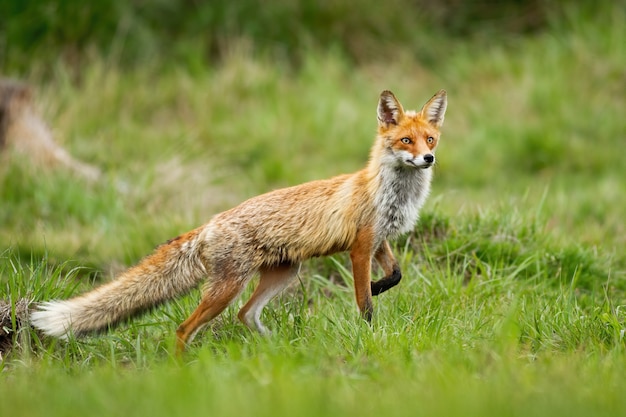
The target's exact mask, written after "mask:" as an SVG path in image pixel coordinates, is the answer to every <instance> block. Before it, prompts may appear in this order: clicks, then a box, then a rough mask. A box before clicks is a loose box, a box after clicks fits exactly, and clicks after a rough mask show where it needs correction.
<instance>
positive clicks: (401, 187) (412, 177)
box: [374, 167, 432, 239]
mask: <svg viewBox="0 0 626 417" xmlns="http://www.w3.org/2000/svg"><path fill="white" fill-rule="evenodd" d="M431 179H432V168H427V169H411V168H406V167H384V168H383V169H382V170H381V172H380V177H379V180H380V188H379V189H378V193H377V194H376V196H375V198H374V201H375V204H376V212H377V219H376V234H377V235H378V236H379V238H381V239H386V238H387V237H393V236H397V235H399V234H402V233H406V232H408V231H410V230H411V229H413V227H414V225H415V222H416V221H417V219H418V217H419V211H420V209H421V208H422V206H423V205H424V202H425V201H426V197H428V193H429V192H430V182H431Z"/></svg>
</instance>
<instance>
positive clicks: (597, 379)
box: [0, 6, 626, 417]
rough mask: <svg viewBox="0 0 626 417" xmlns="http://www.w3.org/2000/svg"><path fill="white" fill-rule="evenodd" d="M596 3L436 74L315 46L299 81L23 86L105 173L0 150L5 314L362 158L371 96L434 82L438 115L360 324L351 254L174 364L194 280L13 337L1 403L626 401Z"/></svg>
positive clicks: (318, 409)
mask: <svg viewBox="0 0 626 417" xmlns="http://www.w3.org/2000/svg"><path fill="white" fill-rule="evenodd" d="M608 15H610V17H608V20H599V19H595V20H594V19H588V18H584V16H582V15H580V14H576V13H572V14H570V15H566V16H565V17H564V18H563V20H562V21H558V22H554V23H553V25H552V26H551V28H550V29H549V30H548V31H547V32H544V33H541V34H536V35H533V36H527V37H520V38H516V39H509V40H508V41H507V42H487V43H481V42H478V41H467V42H451V41H450V40H447V41H446V42H445V45H446V48H447V49H446V50H444V51H439V52H438V54H436V55H434V57H435V58H436V59H434V60H433V61H432V62H423V61H420V60H417V59H415V58H414V57H412V56H411V55H410V54H402V53H399V56H397V57H396V58H395V59H393V60H391V59H387V60H385V61H383V62H375V63H370V64H362V65H359V66H355V65H354V64H353V63H351V62H349V61H348V60H346V59H344V58H343V56H342V55H341V54H339V53H333V52H320V51H311V52H310V53H308V54H306V58H305V59H304V60H303V62H302V63H301V65H300V66H299V67H298V68H297V69H294V68H293V67H291V66H289V65H286V64H285V63H282V62H280V61H275V60H270V59H267V58H263V57H262V56H257V55H255V54H254V53H253V52H252V51H251V47H250V45H248V44H246V43H245V42H244V43H242V44H240V45H238V46H236V47H233V48H232V51H231V53H230V55H229V56H228V57H227V58H226V59H225V60H224V62H222V63H221V64H220V65H216V66H210V67H206V68H202V70H201V71H198V70H194V71H189V70H185V69H179V70H177V69H168V70H166V71H162V70H161V68H160V67H159V66H158V65H156V64H155V65H150V64H147V65H145V66H142V67H141V68H135V69H132V68H131V69H124V70H122V69H120V68H118V67H117V66H116V65H115V63H114V62H110V61H108V60H107V59H106V58H96V59H92V60H91V61H90V62H89V63H88V64H87V65H85V67H84V69H83V70H82V72H81V80H80V83H76V82H74V81H73V80H72V77H71V76H70V75H69V73H68V70H67V68H65V67H64V66H62V65H59V66H57V67H54V68H51V69H49V68H46V69H45V71H44V69H43V68H36V67H35V68H34V69H33V71H32V74H18V75H21V76H22V77H26V78H27V79H29V81H30V82H32V83H34V84H35V85H36V86H37V88H38V98H39V100H40V102H39V104H40V107H41V109H42V112H43V114H44V115H45V117H46V119H47V120H48V121H49V122H50V124H51V126H52V127H53V130H54V132H55V135H56V137H57V139H58V141H59V142H61V143H62V144H63V145H64V146H66V147H67V148H68V149H69V150H71V152H72V154H73V155H75V156H77V157H78V158H80V159H82V160H84V161H88V162H90V163H93V164H95V165H98V166H100V167H102V168H103V170H104V171H105V179H104V180H102V181H101V182H99V183H97V184H87V183H84V182H82V181H81V180H78V179H76V178H74V177H72V176H71V175H70V174H68V173H66V172H63V171H56V172H53V173H49V172H45V173H42V172H40V171H38V170H35V169H31V168H30V167H28V165H27V164H26V163H25V162H24V161H20V160H13V161H11V162H7V163H3V166H2V167H0V251H1V252H0V298H1V299H4V300H10V301H11V302H12V303H15V302H16V301H17V300H19V299H20V298H27V299H29V300H34V301H41V300H47V299H51V298H66V297H69V296H71V295H73V294H77V293H80V292H81V291H84V290H86V289H88V288H91V287H93V286H94V285H96V284H98V283H99V282H103V281H106V280H109V279H111V278H112V277H113V276H114V275H115V273H117V272H119V271H121V270H123V269H124V268H125V267H127V266H129V265H131V264H133V263H135V262H137V261H138V260H139V259H140V258H141V257H142V256H145V255H146V254H148V253H150V251H151V250H152V249H153V248H154V247H155V246H156V245H158V244H160V243H162V242H163V241H165V240H167V239H169V238H171V237H174V236H176V235H178V234H180V233H182V232H184V231H187V230H189V229H191V228H193V227H195V226H197V225H199V224H202V223H203V222H205V221H207V220H208V219H209V218H210V217H211V216H212V215H213V214H214V213H217V212H219V211H220V210H223V209H226V208H228V207H230V206H232V205H234V204H236V203H237V202H239V201H242V200H243V199H245V198H247V197H250V196H253V195H256V194H258V193H261V192H265V191H268V190H271V189H274V188H277V187H281V186H286V185H293V184H297V183H300V182H303V181H307V180H311V179H316V178H324V177H328V176H332V175H335V174H339V173H343V172H350V171H354V170H356V169H359V168H360V167H361V166H363V165H364V163H365V161H366V160H367V157H368V151H369V148H370V145H371V143H372V140H373V138H374V132H375V127H376V119H375V110H376V103H377V98H378V94H379V93H380V91H381V90H383V89H391V90H392V91H394V92H395V93H396V95H397V96H398V98H399V99H400V100H401V101H402V102H403V104H404V105H405V106H406V107H409V108H419V107H420V106H421V105H422V104H423V103H424V102H425V101H426V100H427V99H428V98H429V97H430V96H431V95H432V94H434V93H435V92H436V91H437V90H438V89H440V88H445V89H447V90H448V94H449V106H448V112H447V115H446V122H445V124H444V128H443V132H444V133H443V136H442V141H441V144H440V147H439V149H438V154H437V157H438V165H437V167H436V177H435V180H434V185H433V192H432V195H431V198H430V199H429V201H428V203H427V205H426V207H425V209H424V211H423V216H422V219H421V221H420V223H419V224H418V225H417V226H416V228H415V231H414V232H413V233H411V234H410V235H409V236H406V237H403V238H402V239H400V240H399V241H397V242H395V244H394V250H395V253H396V254H397V257H398V259H399V260H400V262H401V267H402V269H403V271H404V279H403V281H402V283H401V284H400V286H399V287H397V288H394V289H393V290H391V291H389V292H388V293H385V294H383V295H381V296H380V297H377V298H376V299H375V300H374V301H375V319H374V321H373V323H372V325H371V326H369V325H367V324H365V323H364V322H362V321H361V320H360V319H359V318H358V314H357V311H356V307H355V303H354V301H353V298H354V296H353V293H352V290H351V276H350V272H349V263H348V259H347V257H346V256H344V255H340V256H336V257H333V258H332V259H316V260H313V261H310V262H307V263H306V264H304V265H303V268H302V270H301V271H300V274H299V280H298V282H297V283H296V285H294V286H293V287H292V288H290V289H289V290H288V291H287V292H286V293H285V294H284V295H283V296H281V297H279V298H278V299H277V300H275V302H273V303H271V304H270V306H268V308H267V309H266V311H265V313H264V319H265V321H266V322H267V324H268V326H269V327H270V328H271V329H272V330H273V331H274V333H273V334H272V336H271V337H269V338H261V337H259V336H257V335H254V334H252V333H250V332H249V331H248V330H247V329H246V328H245V327H244V326H243V325H241V324H240V323H238V322H237V320H236V312H237V307H238V306H239V305H240V302H239V303H235V305H234V306H233V307H231V308H229V309H228V310H227V311H226V312H225V313H224V314H223V315H222V316H221V317H220V318H219V319H217V320H216V321H215V322H214V323H213V325H212V326H211V327H210V328H209V329H208V330H207V331H206V332H204V333H203V334H202V335H201V336H199V337H198V338H197V339H196V341H195V342H194V344H193V346H192V347H191V348H190V350H189V353H188V354H187V356H186V357H185V358H184V360H183V361H181V362H178V361H175V360H174V359H173V358H172V357H171V352H172V347H173V338H174V331H175V329H176V327H177V325H178V324H179V323H180V322H181V321H182V320H184V318H185V317H186V316H187V315H188V314H189V313H190V312H191V311H192V310H193V309H194V308H195V306H196V303H197V301H198V296H199V294H198V293H197V292H194V293H192V294H190V295H189V296H187V297H185V298H182V299H180V300H177V301H174V302H171V303H169V304H167V305H165V306H162V307H159V308H158V309H156V310H154V311H152V312H151V313H149V314H147V315H145V316H143V317H141V318H140V319H137V320H134V321H132V322H131V323H127V324H124V325H122V326H121V327H119V328H117V329H115V330H112V331H110V332H107V333H105V334H103V335H100V336H95V337H89V338H86V339H79V340H74V339H72V340H70V341H69V342H67V343H66V342H60V341H55V340H51V339H47V338H43V337H40V336H38V335H37V334H35V333H34V332H33V331H31V330H30V329H28V328H27V327H24V328H22V329H21V330H20V331H19V332H17V333H14V340H13V341H14V349H13V351H12V353H10V354H9V355H8V356H6V357H4V358H3V361H1V362H0V370H1V371H2V372H0V415H5V414H6V415H13V416H31V415H47V416H50V417H52V416H56V415H68V414H79V413H85V414H86V413H89V414H90V415H113V414H116V415H151V416H160V415H171V414H174V413H176V414H191V415H194V414H201V413H202V414H209V415H211V414H215V415H259V416H265V415H267V416H283V415H285V416H287V415H302V416H318V415H345V416H357V415H358V416H375V415H376V416H378V415H383V414H384V415H391V416H396V415H397V416H404V415H406V416H409V415H410V416H419V415H425V416H426V415H428V416H432V415H445V416H449V415H465V416H472V415H476V416H479V415H480V416H519V415H524V416H534V415H537V416H545V415H568V416H570V417H571V416H589V415H594V416H603V415H606V416H616V415H623V414H624V413H626V396H624V390H623V387H624V385H625V383H626V377H625V376H624V372H623V370H624V369H625V366H626V352H625V348H626V340H625V336H624V330H625V328H626V324H625V323H626V311H625V309H626V279H625V278H626V277H625V273H626V254H625V252H624V246H625V244H626V222H625V221H624V219H625V218H626V182H625V181H624V178H626V164H624V163H623V156H622V155H621V147H622V146H623V144H624V143H626V142H625V140H626V122H625V121H624V120H625V119H624V114H626V78H624V68H626V49H625V48H624V47H623V45H625V44H626V16H625V13H624V10H623V8H619V6H616V7H615V8H614V10H611V11H610V13H608V14H607V16H608ZM607 16H604V17H607ZM42 74H45V77H44V76H43V75H42ZM43 80H45V81H43ZM250 290H251V289H248V290H247V292H246V294H244V297H243V298H242V300H245V298H246V297H245V296H246V295H247V294H249V292H250ZM13 327H14V328H17V327H18V326H17V323H14V324H13ZM33 399H36V400H33Z"/></svg>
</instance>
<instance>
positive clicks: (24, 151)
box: [0, 79, 102, 182]
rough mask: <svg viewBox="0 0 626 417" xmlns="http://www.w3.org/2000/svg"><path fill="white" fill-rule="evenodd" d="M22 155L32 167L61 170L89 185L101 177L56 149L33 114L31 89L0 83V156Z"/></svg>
mask: <svg viewBox="0 0 626 417" xmlns="http://www.w3.org/2000/svg"><path fill="white" fill-rule="evenodd" d="M15 153H18V154H21V155H23V156H24V157H25V158H26V159H28V160H30V162H31V163H32V164H33V166H35V167H41V168H59V167H62V168H65V169H68V170H70V171H71V172H73V173H74V174H76V175H78V176H80V177H82V178H84V179H86V180H88V181H90V182H93V181H96V180H98V179H99V178H100V177H101V175H102V174H101V172H100V170H99V169H98V168H96V167H94V166H92V165H89V164H86V163H84V162H81V161H78V160H76V159H75V158H73V157H72V156H71V155H70V154H69V153H68V152H67V151H66V150H65V149H63V148H62V147H61V146H59V145H58V144H57V143H56V142H55V141H54V138H53V136H52V132H51V131H50V129H49V127H48V125H47V124H46V122H45V121H44V120H43V118H42V117H41V116H40V114H39V113H38V112H37V109H36V107H35V104H34V95H33V92H32V89H31V88H30V87H29V86H28V85H26V84H24V83H22V82H19V81H16V80H10V79H0V154H2V155H1V156H2V157H3V158H10V157H11V156H12V155H14V154H15Z"/></svg>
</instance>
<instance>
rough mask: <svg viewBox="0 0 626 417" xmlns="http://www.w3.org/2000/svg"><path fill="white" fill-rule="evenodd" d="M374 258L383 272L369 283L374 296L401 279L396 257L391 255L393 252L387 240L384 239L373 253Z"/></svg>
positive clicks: (393, 285) (396, 283)
mask: <svg viewBox="0 0 626 417" xmlns="http://www.w3.org/2000/svg"><path fill="white" fill-rule="evenodd" d="M374 259H376V262H378V264H379V265H380V267H381V268H382V269H383V272H384V273H385V276H384V278H381V279H379V280H378V281H372V283H371V288H372V295H373V296H376V295H378V294H382V293H384V292H385V291H387V290H388V289H390V288H393V287H395V286H396V285H398V283H399V282H400V280H401V279H402V272H401V271H400V266H399V265H398V262H397V261H396V258H395V257H394V256H393V252H391V246H389V242H387V241H386V240H385V241H384V242H383V243H382V244H381V245H380V247H379V248H378V250H377V251H376V253H375V254H374Z"/></svg>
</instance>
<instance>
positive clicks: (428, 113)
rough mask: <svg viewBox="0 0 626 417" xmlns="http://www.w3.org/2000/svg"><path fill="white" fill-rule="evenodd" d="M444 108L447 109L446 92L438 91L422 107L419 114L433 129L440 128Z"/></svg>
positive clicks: (444, 111)
mask: <svg viewBox="0 0 626 417" xmlns="http://www.w3.org/2000/svg"><path fill="white" fill-rule="evenodd" d="M446 107H448V95H447V93H446V90H439V92H438V93H437V94H435V95H434V96H433V97H432V98H431V99H430V100H428V102H427V103H426V104H424V107H422V110H421V112H420V114H421V115H422V117H424V118H425V119H426V120H428V123H430V124H431V125H433V126H435V127H441V125H442V124H443V119H444V116H445V115H446Z"/></svg>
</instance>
